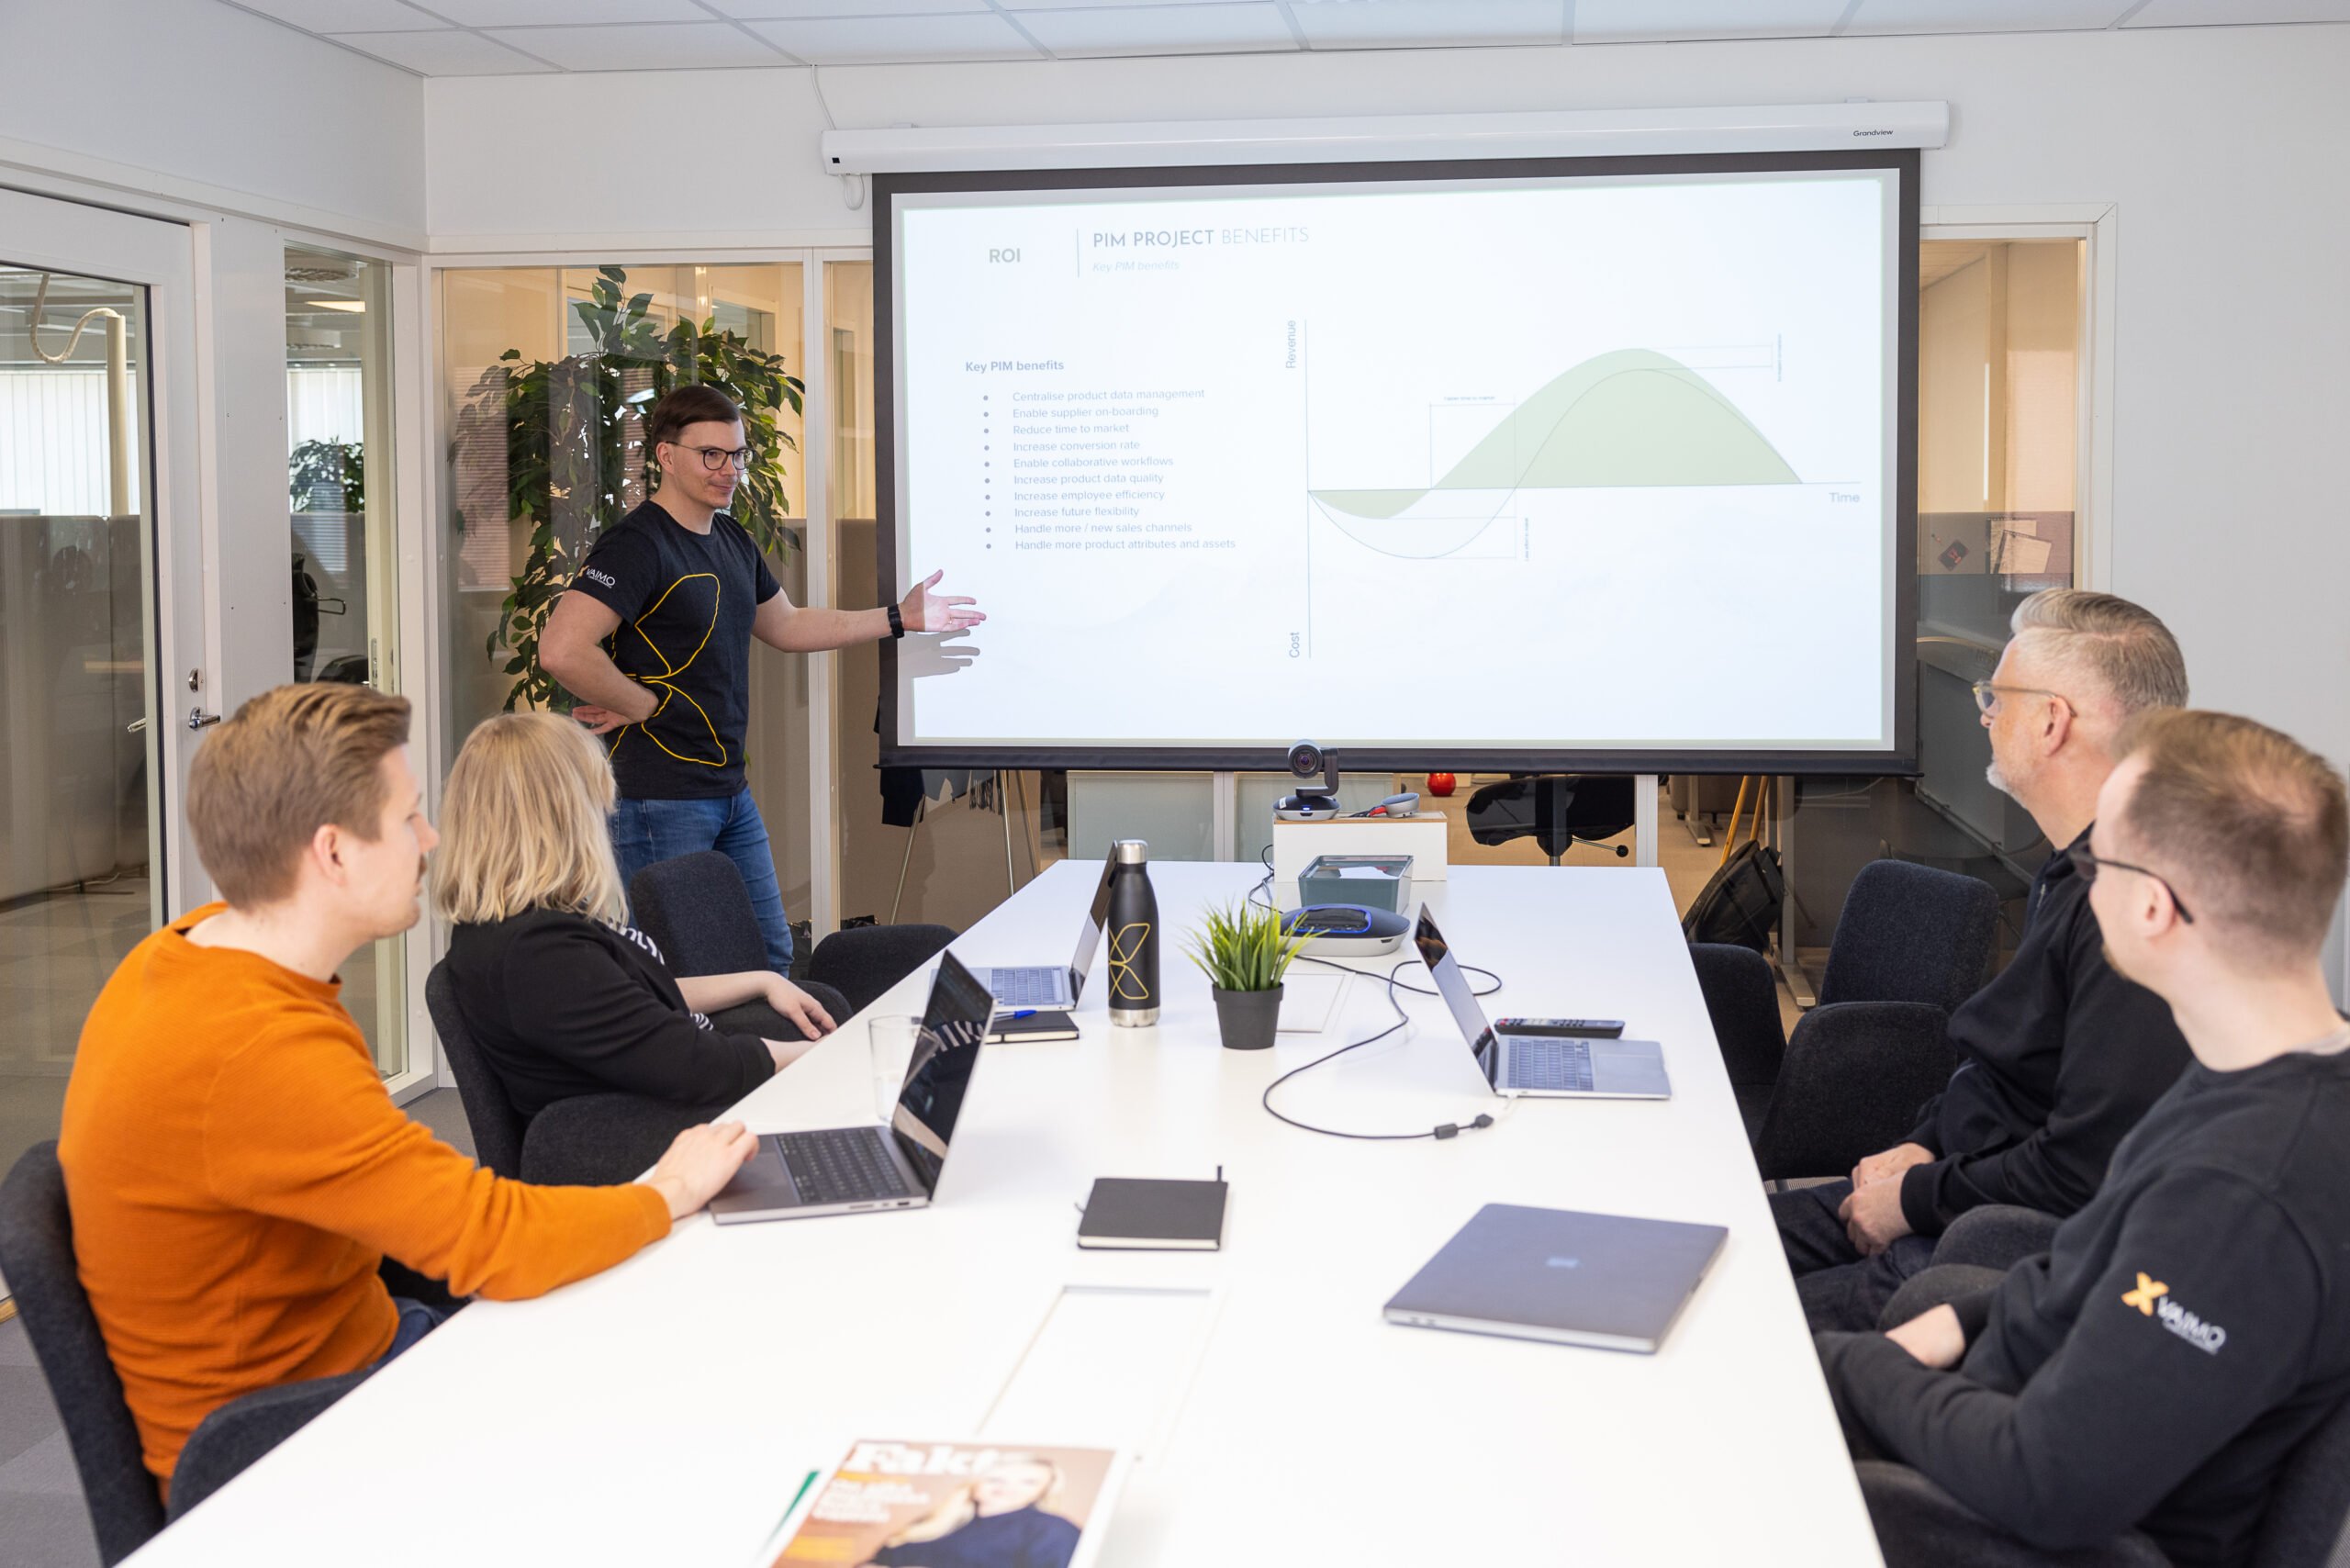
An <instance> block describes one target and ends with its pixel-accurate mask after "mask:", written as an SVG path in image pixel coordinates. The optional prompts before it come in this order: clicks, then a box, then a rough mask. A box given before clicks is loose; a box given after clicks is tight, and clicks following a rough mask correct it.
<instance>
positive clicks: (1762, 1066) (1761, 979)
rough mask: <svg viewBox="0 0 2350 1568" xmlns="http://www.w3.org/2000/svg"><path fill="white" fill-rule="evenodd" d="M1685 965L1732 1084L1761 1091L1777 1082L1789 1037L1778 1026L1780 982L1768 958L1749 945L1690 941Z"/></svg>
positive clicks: (1735, 1086) (1734, 1086) (1736, 1086)
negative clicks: (1692, 969) (1692, 975)
mask: <svg viewBox="0 0 2350 1568" xmlns="http://www.w3.org/2000/svg"><path fill="white" fill-rule="evenodd" d="M1689 961H1690V963H1691V964H1693V965H1695V968H1696V970H1697V990H1698V992H1699V993H1700V994H1701V995H1703V996H1704V997H1705V999H1706V1015H1707V1018H1708V1019H1710V1020H1711V1021H1712V1023H1713V1025H1714V1039H1715V1042H1716V1043H1717V1044H1718V1045H1719V1046H1720V1047H1721V1052H1722V1066H1723V1067H1724V1068H1725V1069H1727V1070H1729V1081H1730V1084H1731V1086H1732V1087H1733V1088H1739V1089H1761V1088H1764V1087H1767V1086H1769V1085H1771V1084H1774V1083H1776V1082H1778V1081H1779V1063H1780V1062H1781V1061H1782V1060H1783V1059H1784V1058H1785V1056H1786V1054H1787V1037H1786V1032H1785V1029H1784V1028H1782V1027H1781V1025H1780V1023H1779V980H1778V977H1777V976H1776V975H1774V974H1773V973H1772V972H1771V960H1770V959H1768V958H1764V957H1763V956H1762V954H1760V953H1758V952H1756V951H1754V950H1753V949H1752V948H1751V947H1739V946H1732V945H1730V944H1729V943H1727V942H1692V943H1690V944H1689Z"/></svg>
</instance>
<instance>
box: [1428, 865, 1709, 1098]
mask: <svg viewBox="0 0 2350 1568" xmlns="http://www.w3.org/2000/svg"><path fill="white" fill-rule="evenodd" d="M1412 940H1413V941H1414V942H1415V943H1416V944H1417V945H1418V946H1419V949H1420V958H1421V961H1422V962H1424V963H1426V964H1427V967H1428V973H1429V974H1430V975H1432V976H1434V977H1435V978H1436V989H1437V991H1438V993H1439V994H1441V995H1442V996H1443V998H1444V1004H1445V1005H1446V1006H1447V1007H1449V1008H1450V1009H1452V1018H1453V1022H1455V1023H1456V1024H1458V1025H1460V1037H1461V1038H1462V1039H1464V1040H1467V1041H1468V1042H1469V1051H1470V1054H1471V1055H1472V1056H1474V1057H1475V1058H1477V1068H1478V1070H1479V1071H1481V1072H1483V1074H1484V1075H1485V1081H1486V1082H1487V1083H1490V1084H1492V1085H1493V1086H1494V1093H1496V1094H1504V1095H1511V1094H1527V1095H1536V1096H1543V1097H1572V1098H1576V1099H1599V1100H1670V1099H1672V1098H1673V1081H1672V1080H1671V1079H1669V1078H1667V1077H1666V1076H1665V1072H1664V1047H1662V1046H1660V1045H1658V1044H1657V1043H1656V1042H1655V1041H1654V1040H1599V1039H1577V1038H1567V1037H1561V1036H1551V1035H1504V1034H1496V1033H1495V1032H1494V1026H1493V1025H1492V1024H1491V1023H1489V1022H1488V1021H1487V1020H1486V1017H1485V1010H1484V1009H1483V1007H1480V1006H1479V1005H1478V1004H1477V991H1476V988H1475V987H1473V986H1472V985H1471V984H1470V983H1469V977H1468V976H1467V975H1464V974H1462V973H1461V972H1460V964H1459V963H1458V962H1456V961H1455V960H1454V958H1453V957H1452V948H1451V946H1450V944H1449V943H1447V942H1446V941H1445V939H1444V933H1443V932H1441V931H1439V930H1438V929H1437V924H1436V921H1435V919H1434V917H1432V916H1431V915H1430V914H1429V913H1428V912H1427V906H1426V905H1425V904H1424V905H1422V906H1421V908H1420V920H1419V925H1418V927H1417V928H1416V931H1415V932H1414V934H1413V937H1412Z"/></svg>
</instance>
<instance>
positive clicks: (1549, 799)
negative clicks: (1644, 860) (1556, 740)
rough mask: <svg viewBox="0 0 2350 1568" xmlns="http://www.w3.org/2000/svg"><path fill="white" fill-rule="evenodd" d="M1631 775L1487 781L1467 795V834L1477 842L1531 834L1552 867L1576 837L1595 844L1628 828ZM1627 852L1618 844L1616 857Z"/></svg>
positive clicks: (1504, 840) (1497, 841) (1557, 775)
mask: <svg viewBox="0 0 2350 1568" xmlns="http://www.w3.org/2000/svg"><path fill="white" fill-rule="evenodd" d="M1633 790H1634V780H1633V779H1632V778H1631V777H1630V776H1629V775H1628V774H1627V775H1615V774H1589V773H1583V774H1560V773H1544V774H1538V775H1533V776H1521V777H1519V778H1506V779H1504V780H1503V781H1502V782H1501V783H1498V784H1488V785H1486V786H1485V787H1484V788H1483V789H1482V790H1478V791H1477V792H1476V793H1475V794H1473V795H1472V796H1470V797H1469V812H1468V815H1469V835H1470V837H1472V838H1473V839H1475V840H1476V841H1477V842H1478V843H1479V844H1488V845H1491V844H1507V843H1508V842H1509V841H1510V840H1511V839H1513V838H1526V837H1528V836H1531V837H1532V838H1533V840H1534V841H1535V843H1536V844H1537V845H1539V846H1540V847H1541V850H1542V853H1543V854H1545V855H1547V856H1549V857H1550V864H1551V865H1553V866H1556V865H1557V864H1558V863H1559V857H1561V856H1562V855H1564V854H1566V852H1567V850H1568V848H1569V846H1572V845H1573V844H1574V843H1575V842H1576V841H1577V840H1581V841H1582V842H1583V843H1585V844H1596V843H1598V842H1600V841H1601V840H1603V839H1609V838H1614V837H1615V836H1616V835H1617V834H1620V833H1623V832H1625V831H1626V830H1628V828H1630V827H1631V825H1632V822H1633V798H1634V797H1633ZM1630 853H1631V851H1630V850H1628V849H1627V848H1626V847H1625V846H1622V845H1620V844H1619V845H1617V846H1616V854H1617V857H1618V858H1619V859H1620V858H1622V857H1625V856H1627V855H1629V854H1630Z"/></svg>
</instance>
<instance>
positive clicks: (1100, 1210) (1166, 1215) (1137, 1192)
mask: <svg viewBox="0 0 2350 1568" xmlns="http://www.w3.org/2000/svg"><path fill="white" fill-rule="evenodd" d="M1224 1194H1225V1183H1224V1182H1221V1181H1216V1182H1148V1181H1136V1180H1132V1179H1129V1178H1127V1177H1124V1176H1102V1177H1099V1178H1097V1179H1096V1180H1095V1182H1094V1183H1093V1195H1092V1196H1091V1197H1090V1198H1088V1199H1086V1200H1085V1218H1084V1219H1083V1221H1081V1222H1080V1224H1079V1226H1078V1227H1077V1244H1078V1245H1079V1246H1080V1247H1125V1248H1134V1249H1143V1250H1149V1249H1170V1250H1181V1251H1190V1252H1213V1251H1215V1250H1216V1249H1218V1248H1220V1247H1222V1246H1223V1245H1224Z"/></svg>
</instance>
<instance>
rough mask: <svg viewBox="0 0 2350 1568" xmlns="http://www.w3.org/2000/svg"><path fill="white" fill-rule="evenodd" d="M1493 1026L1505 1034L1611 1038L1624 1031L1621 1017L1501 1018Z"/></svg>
mask: <svg viewBox="0 0 2350 1568" xmlns="http://www.w3.org/2000/svg"><path fill="white" fill-rule="evenodd" d="M1494 1028H1495V1029H1497V1030H1499V1031H1500V1032H1501V1033H1503V1034H1505V1035H1572V1036H1579V1037H1581V1038H1583V1039H1592V1040H1613V1039H1616V1038H1618V1037H1619V1036H1622V1034H1623V1033H1624V1021H1623V1020H1622V1019H1621V1018H1503V1019H1498V1020H1496V1021H1495V1023H1494Z"/></svg>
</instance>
